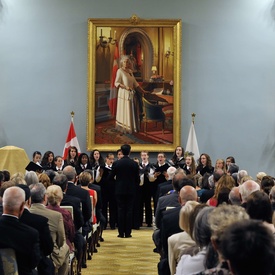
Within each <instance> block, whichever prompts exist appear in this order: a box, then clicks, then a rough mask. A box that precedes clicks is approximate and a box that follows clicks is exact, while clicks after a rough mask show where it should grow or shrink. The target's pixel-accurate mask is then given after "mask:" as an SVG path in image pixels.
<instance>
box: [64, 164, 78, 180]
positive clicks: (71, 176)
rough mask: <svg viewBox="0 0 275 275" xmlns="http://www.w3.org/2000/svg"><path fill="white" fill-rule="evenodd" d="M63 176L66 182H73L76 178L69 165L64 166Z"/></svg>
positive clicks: (73, 169) (72, 168)
mask: <svg viewBox="0 0 275 275" xmlns="http://www.w3.org/2000/svg"><path fill="white" fill-rule="evenodd" d="M63 174H64V175H65V176H66V177H67V179H68V181H74V180H75V177H76V171H75V168H74V167H73V166H71V165H68V166H66V167H65V168H64V169H63Z"/></svg>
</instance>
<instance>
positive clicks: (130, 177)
mask: <svg viewBox="0 0 275 275" xmlns="http://www.w3.org/2000/svg"><path fill="white" fill-rule="evenodd" d="M114 176H116V187H115V194H116V195H130V194H131V195H134V194H135V192H136V190H137V187H138V186H139V182H140V178H139V167H138V164H137V163H136V162H135V161H133V160H132V159H130V158H129V157H128V156H123V157H122V158H121V159H120V160H118V161H115V162H114V163H113V166H112V172H111V173H110V178H111V179H113V178H114Z"/></svg>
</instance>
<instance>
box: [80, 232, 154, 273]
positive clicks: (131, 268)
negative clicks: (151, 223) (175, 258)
mask: <svg viewBox="0 0 275 275" xmlns="http://www.w3.org/2000/svg"><path fill="white" fill-rule="evenodd" d="M152 233H153V230H152V228H147V227H141V229H140V230H133V231H132V236H133V237H132V238H123V239H121V238H118V237H117V235H118V232H117V230H110V229H107V230H105V231H104V233H103V238H104V242H101V243H100V247H98V248H97V249H98V253H94V254H93V257H92V260H88V261H87V268H82V270H81V274H82V275H87V274H94V275H110V274H112V275H123V274H133V275H156V274H157V263H158V262H159V255H158V254H156V253H154V252H153V249H154V243H153V241H152Z"/></svg>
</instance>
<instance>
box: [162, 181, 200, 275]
mask: <svg viewBox="0 0 275 275" xmlns="http://www.w3.org/2000/svg"><path fill="white" fill-rule="evenodd" d="M178 200H179V203H180V206H178V207H175V208H172V209H169V210H166V211H165V212H164V213H163V217H162V224H161V228H160V233H161V244H162V253H161V258H162V260H161V262H160V264H159V266H158V269H159V274H166V270H167V271H168V272H170V270H169V264H168V238H169V237H170V236H172V235H173V234H176V233H179V232H182V229H181V228H180V227H179V213H180V210H181V208H182V206H184V205H185V204H186V202H188V201H198V195H197V190H196V189H195V188H194V187H193V186H191V185H185V186H183V187H182V188H181V189H180V192H179V197H178Z"/></svg>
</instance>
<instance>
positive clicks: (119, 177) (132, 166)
mask: <svg viewBox="0 0 275 275" xmlns="http://www.w3.org/2000/svg"><path fill="white" fill-rule="evenodd" d="M121 151H122V153H123V157H122V158H121V159H119V160H118V161H115V162H114V164H113V167H112V172H111V174H110V178H114V177H116V186H115V195H116V200H117V206H118V237H119V238H124V237H125V238H130V237H132V235H131V232H132V221H133V207H134V196H135V192H136V190H137V187H138V185H139V182H140V178H139V167H138V164H137V162H135V161H133V160H132V159H130V158H129V155H130V152H131V146H130V145H129V144H124V145H122V146H121Z"/></svg>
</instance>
